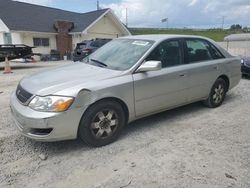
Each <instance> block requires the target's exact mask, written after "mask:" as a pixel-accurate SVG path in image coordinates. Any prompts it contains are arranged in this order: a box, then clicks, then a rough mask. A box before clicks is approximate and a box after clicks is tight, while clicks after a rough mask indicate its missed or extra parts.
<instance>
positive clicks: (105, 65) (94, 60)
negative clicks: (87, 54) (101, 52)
mask: <svg viewBox="0 0 250 188" xmlns="http://www.w3.org/2000/svg"><path fill="white" fill-rule="evenodd" d="M90 60H91V61H93V62H95V63H98V64H99V65H101V66H102V67H107V66H108V65H107V64H105V63H103V62H101V61H98V60H96V59H90Z"/></svg>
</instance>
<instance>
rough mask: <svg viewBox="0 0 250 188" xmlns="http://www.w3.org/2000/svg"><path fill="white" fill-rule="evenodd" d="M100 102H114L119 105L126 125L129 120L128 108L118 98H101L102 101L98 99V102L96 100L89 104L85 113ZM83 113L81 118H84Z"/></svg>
mask: <svg viewBox="0 0 250 188" xmlns="http://www.w3.org/2000/svg"><path fill="white" fill-rule="evenodd" d="M102 101H115V102H117V103H119V104H120V105H121V107H122V109H123V110H124V113H125V118H126V123H127V122H128V120H129V109H128V106H127V104H126V103H125V102H124V101H123V100H121V99H120V98H117V97H105V98H102V99H98V100H96V101H95V102H93V103H92V104H90V105H89V106H88V108H87V109H86V111H87V110H88V109H89V108H90V107H91V106H93V105H95V104H97V103H99V102H102ZM86 111H85V112H86ZM85 112H84V113H83V115H82V116H84V114H85Z"/></svg>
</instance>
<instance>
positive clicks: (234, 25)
mask: <svg viewBox="0 0 250 188" xmlns="http://www.w3.org/2000/svg"><path fill="white" fill-rule="evenodd" d="M241 29H242V26H241V25H240V24H233V25H231V27H230V30H233V31H237V30H241Z"/></svg>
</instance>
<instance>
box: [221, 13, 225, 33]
mask: <svg viewBox="0 0 250 188" xmlns="http://www.w3.org/2000/svg"><path fill="white" fill-rule="evenodd" d="M224 23H225V16H222V24H221V29H222V30H224Z"/></svg>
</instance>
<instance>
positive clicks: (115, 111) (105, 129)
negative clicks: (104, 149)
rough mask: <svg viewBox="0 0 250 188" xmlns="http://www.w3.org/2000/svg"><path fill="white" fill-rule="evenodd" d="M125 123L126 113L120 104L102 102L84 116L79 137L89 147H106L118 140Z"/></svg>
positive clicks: (90, 108) (93, 106) (88, 110)
mask: <svg viewBox="0 0 250 188" xmlns="http://www.w3.org/2000/svg"><path fill="white" fill-rule="evenodd" d="M125 123H126V118H125V113H124V110H123V108H122V106H121V105H120V104H119V103H118V102H116V101H100V102H98V103H96V104H94V105H92V106H90V107H89V109H87V111H86V112H85V114H84V115H83V117H82V119H81V122H80V126H79V129H78V135H79V137H80V138H81V139H82V140H83V141H84V142H85V143H86V144H88V145H91V146H95V147H100V146H104V145H107V144H110V143H112V142H114V141H115V140H116V139H117V138H118V136H119V135H120V133H121V131H122V129H123V127H124V125H125Z"/></svg>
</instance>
